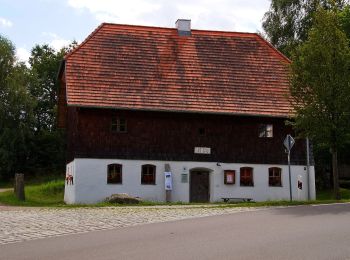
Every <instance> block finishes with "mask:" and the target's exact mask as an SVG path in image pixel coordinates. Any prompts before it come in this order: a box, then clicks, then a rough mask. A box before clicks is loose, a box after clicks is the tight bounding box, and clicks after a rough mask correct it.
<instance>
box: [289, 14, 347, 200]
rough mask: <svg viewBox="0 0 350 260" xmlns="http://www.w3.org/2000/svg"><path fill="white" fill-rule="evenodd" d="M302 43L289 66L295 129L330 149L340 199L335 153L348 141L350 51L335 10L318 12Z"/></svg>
mask: <svg viewBox="0 0 350 260" xmlns="http://www.w3.org/2000/svg"><path fill="white" fill-rule="evenodd" d="M314 19H315V20H314V24H313V26H312V28H311V29H310V32H309V37H308V39H307V40H306V41H305V43H303V44H301V45H300V46H299V47H298V48H297V49H296V52H295V54H294V55H293V63H292V65H291V69H292V75H291V88H290V90H291V95H292V98H293V102H292V105H293V107H294V110H295V112H296V114H295V122H294V126H295V127H296V129H298V130H299V131H300V133H301V135H303V136H309V137H310V138H311V139H312V140H313V141H314V142H316V143H318V144H321V145H323V146H325V147H327V148H329V150H330V152H331V154H332V168H333V169H332V171H333V185H334V193H335V197H336V199H340V192H339V180H338V166H337V165H338V150H339V149H340V148H341V147H342V146H343V145H344V144H345V142H346V140H347V139H348V138H349V127H350V105H349V100H350V73H349V71H350V49H349V42H348V39H347V37H346V35H345V33H344V32H343V30H342V28H341V24H340V21H339V14H338V13H337V10H336V8H332V9H330V10H325V9H323V8H319V9H318V10H317V12H316V14H315V18H314Z"/></svg>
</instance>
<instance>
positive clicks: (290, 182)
mask: <svg viewBox="0 0 350 260" xmlns="http://www.w3.org/2000/svg"><path fill="white" fill-rule="evenodd" d="M288 171H289V198H290V201H292V177H291V171H290V150H289V151H288Z"/></svg>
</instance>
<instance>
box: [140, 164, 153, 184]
mask: <svg viewBox="0 0 350 260" xmlns="http://www.w3.org/2000/svg"><path fill="white" fill-rule="evenodd" d="M141 184H156V166H154V165H151V164H145V165H142V169H141Z"/></svg>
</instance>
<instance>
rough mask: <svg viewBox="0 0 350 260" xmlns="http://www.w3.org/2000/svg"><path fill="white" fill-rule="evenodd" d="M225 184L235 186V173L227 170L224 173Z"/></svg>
mask: <svg viewBox="0 0 350 260" xmlns="http://www.w3.org/2000/svg"><path fill="white" fill-rule="evenodd" d="M224 183H225V184H235V171H233V170H225V171H224Z"/></svg>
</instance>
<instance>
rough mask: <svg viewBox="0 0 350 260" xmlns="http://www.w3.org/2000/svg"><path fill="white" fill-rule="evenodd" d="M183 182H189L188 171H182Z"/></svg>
mask: <svg viewBox="0 0 350 260" xmlns="http://www.w3.org/2000/svg"><path fill="white" fill-rule="evenodd" d="M181 182H182V183H188V174H187V173H182V174H181Z"/></svg>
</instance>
